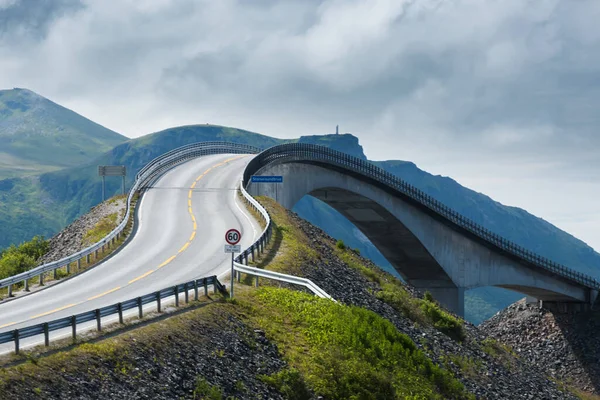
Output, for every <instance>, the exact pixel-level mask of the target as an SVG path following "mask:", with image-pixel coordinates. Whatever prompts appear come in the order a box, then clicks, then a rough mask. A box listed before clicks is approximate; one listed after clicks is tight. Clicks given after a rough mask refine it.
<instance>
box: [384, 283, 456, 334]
mask: <svg viewBox="0 0 600 400" xmlns="http://www.w3.org/2000/svg"><path fill="white" fill-rule="evenodd" d="M377 297H378V298H379V299H381V300H383V301H385V302H386V303H388V304H389V305H391V306H392V307H394V308H395V309H396V310H398V311H400V312H402V313H403V314H404V315H406V316H407V317H408V318H410V319H411V320H413V321H415V322H418V323H420V324H423V325H429V326H432V327H434V328H435V329H437V330H439V331H440V332H442V333H444V334H446V335H448V336H449V337H451V338H452V339H454V340H456V341H458V342H462V341H463V340H464V339H465V337H466V333H465V328H464V324H463V322H462V321H461V320H460V319H458V318H456V317H454V316H453V315H452V314H450V313H448V312H446V311H444V310H443V309H442V308H441V307H440V306H439V304H437V303H436V302H435V301H434V300H433V297H432V296H431V294H426V295H425V298H424V299H418V298H414V297H412V296H411V295H410V293H408V292H407V291H406V290H405V289H404V288H403V287H402V286H401V284H400V283H399V282H395V283H385V284H383V285H382V290H381V291H380V292H378V293H377Z"/></svg>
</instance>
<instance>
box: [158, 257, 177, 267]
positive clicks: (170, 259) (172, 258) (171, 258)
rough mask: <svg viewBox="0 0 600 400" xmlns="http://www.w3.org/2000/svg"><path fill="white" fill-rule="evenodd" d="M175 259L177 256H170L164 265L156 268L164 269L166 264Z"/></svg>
mask: <svg viewBox="0 0 600 400" xmlns="http://www.w3.org/2000/svg"><path fill="white" fill-rule="evenodd" d="M175 258H177V256H171V257H170V258H169V259H168V260H167V261H165V262H164V263H162V264H160V265H159V266H158V268H162V267H164V266H165V265H167V264H169V263H170V262H171V261H173V260H174V259H175Z"/></svg>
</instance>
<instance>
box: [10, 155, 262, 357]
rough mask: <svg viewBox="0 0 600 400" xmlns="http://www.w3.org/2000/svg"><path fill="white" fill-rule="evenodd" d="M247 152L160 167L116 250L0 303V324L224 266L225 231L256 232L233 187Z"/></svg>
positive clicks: (89, 306)
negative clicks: (127, 237)
mask: <svg viewBox="0 0 600 400" xmlns="http://www.w3.org/2000/svg"><path fill="white" fill-rule="evenodd" d="M251 157H252V156H249V155H242V156H240V155H233V154H230V155H213V156H205V157H201V158H197V159H194V160H191V161H188V162H186V163H184V164H181V165H179V166H177V167H175V168H174V169H172V170H170V171H169V172H167V173H166V174H165V175H163V176H162V177H161V178H160V179H159V180H158V181H157V182H156V183H155V184H154V185H153V186H152V188H150V189H148V191H146V193H145V194H144V196H143V197H142V200H141V202H140V203H139V211H138V217H139V225H138V229H137V232H136V234H135V236H134V237H133V238H132V240H131V241H130V242H129V243H128V244H127V245H126V246H124V247H123V248H122V249H121V251H119V252H118V253H117V254H115V255H114V256H113V257H112V258H110V259H108V260H107V261H105V262H103V263H102V264H100V265H99V266H97V267H95V268H93V269H91V270H89V271H87V272H84V273H82V274H80V275H78V276H75V277H73V278H71V279H68V280H66V281H64V282H61V283H57V284H55V285H53V286H49V287H48V288H46V289H43V290H40V291H37V292H34V293H32V294H29V295H27V296H23V297H20V298H16V299H14V300H12V301H7V302H4V303H1V304H0V332H5V331H9V330H13V329H18V328H22V327H24V326H30V325H34V324H37V323H41V322H46V321H50V320H54V319H57V318H61V317H65V316H69V315H74V314H77V313H80V312H84V311H89V310H93V309H96V308H99V307H103V306H107V305H111V304H115V303H117V302H120V301H124V300H128V299H131V298H135V297H137V296H140V295H144V294H147V293H151V292H153V291H156V290H159V289H163V288H166V287H169V286H172V285H175V284H178V283H183V282H186V281H190V280H192V279H195V278H201V277H205V276H211V275H221V276H222V275H224V274H226V273H227V272H228V271H229V268H230V260H231V258H230V255H229V254H225V253H224V252H223V245H224V244H225V242H224V238H225V231H226V230H227V229H228V228H238V229H240V230H241V232H242V241H241V245H242V248H246V247H249V246H250V245H251V244H252V243H253V241H254V240H255V239H257V238H258V236H259V235H260V226H259V225H258V223H257V222H256V221H255V220H254V219H253V218H252V217H250V216H249V215H248V213H246V212H244V211H243V210H244V206H243V204H242V202H241V201H240V199H239V196H238V195H237V193H238V192H237V190H236V189H237V188H238V187H239V182H240V179H241V174H242V171H243V170H244V167H245V165H246V164H247V163H248V162H249V161H250V159H251ZM37 340H38V341H39V338H38V339H37ZM23 344H24V345H25V343H23ZM7 348H8V349H10V348H12V346H7ZM3 350H5V349H4V348H2V349H0V353H2V352H4V351H3Z"/></svg>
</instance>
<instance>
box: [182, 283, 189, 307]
mask: <svg viewBox="0 0 600 400" xmlns="http://www.w3.org/2000/svg"><path fill="white" fill-rule="evenodd" d="M188 283H189V282H186V283H185V285H184V286H183V287H184V289H185V304H188V303H189V302H190V294H189V291H188Z"/></svg>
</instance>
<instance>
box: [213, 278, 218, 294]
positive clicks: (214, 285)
mask: <svg viewBox="0 0 600 400" xmlns="http://www.w3.org/2000/svg"><path fill="white" fill-rule="evenodd" d="M213 279H214V280H213V294H217V278H213Z"/></svg>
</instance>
